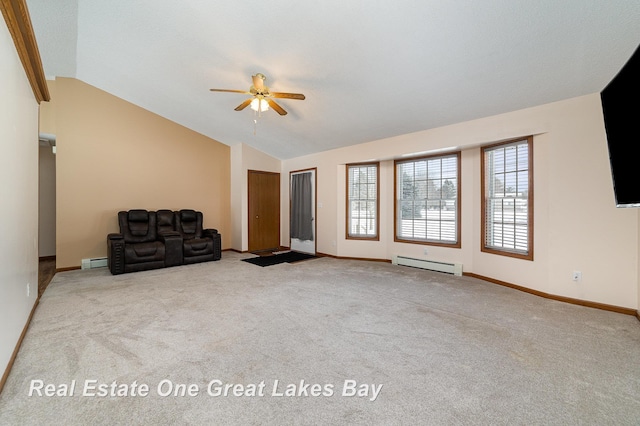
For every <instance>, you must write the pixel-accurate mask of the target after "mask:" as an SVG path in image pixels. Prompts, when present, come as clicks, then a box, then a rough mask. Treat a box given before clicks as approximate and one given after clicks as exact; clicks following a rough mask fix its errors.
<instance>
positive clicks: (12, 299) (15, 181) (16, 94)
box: [0, 21, 38, 374]
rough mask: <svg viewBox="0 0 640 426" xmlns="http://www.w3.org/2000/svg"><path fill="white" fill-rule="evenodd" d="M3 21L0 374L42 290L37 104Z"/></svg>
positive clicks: (0, 54)
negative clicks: (40, 280) (40, 287)
mask: <svg viewBox="0 0 640 426" xmlns="http://www.w3.org/2000/svg"><path fill="white" fill-rule="evenodd" d="M2 22H3V23H2V24H0V64H1V65H0V150H1V152H2V155H0V181H2V189H1V190H0V203H2V208H1V209H0V235H2V237H1V238H0V374H4V372H5V371H6V368H7V366H8V364H9V360H10V359H11V354H12V353H13V350H14V348H15V347H16V344H17V343H18V339H19V338H20V334H21V333H22V330H23V328H24V327H25V325H26V323H27V320H28V318H29V314H30V312H31V310H32V308H33V306H34V304H35V302H36V296H37V294H38V103H37V102H36V99H35V97H34V95H33V91H32V90H31V86H30V85H29V82H28V80H27V77H26V74H25V71H24V69H23V67H22V63H21V62H20V59H19V58H18V54H17V53H16V50H15V47H14V44H13V40H12V38H11V35H10V34H9V30H8V29H7V27H6V26H5V24H4V21H2ZM27 287H28V288H29V291H27Z"/></svg>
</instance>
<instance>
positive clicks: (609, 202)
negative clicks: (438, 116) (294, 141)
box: [281, 94, 640, 309]
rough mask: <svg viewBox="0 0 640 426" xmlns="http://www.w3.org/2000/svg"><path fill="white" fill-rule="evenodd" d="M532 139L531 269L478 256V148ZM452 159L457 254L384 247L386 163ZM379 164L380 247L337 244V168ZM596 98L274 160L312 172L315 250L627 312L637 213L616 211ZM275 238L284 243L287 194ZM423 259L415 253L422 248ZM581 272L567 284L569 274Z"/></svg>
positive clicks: (635, 272) (635, 301)
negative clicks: (449, 269) (433, 266)
mask: <svg viewBox="0 0 640 426" xmlns="http://www.w3.org/2000/svg"><path fill="white" fill-rule="evenodd" d="M527 135H534V148H533V149H534V191H535V202H534V215H535V218H534V250H535V259H534V261H525V260H519V259H513V258H509V257H504V256H496V255H491V254H487V253H483V252H481V251H480V241H481V239H480V205H481V200H480V148H479V147H480V146H481V145H483V144H488V143H492V142H497V141H501V140H507V139H511V138H515V137H520V136H527ZM446 148H455V149H459V150H461V151H462V160H461V161H462V165H461V169H462V182H461V190H462V218H461V220H462V248H460V249H450V248H443V247H435V246H424V245H416V244H405V243H395V242H394V241H393V232H394V224H393V161H392V160H393V159H394V158H398V157H400V156H401V155H407V154H412V153H423V152H425V151H435V150H440V149H446ZM370 160H380V161H382V163H381V176H380V179H381V195H380V198H381V200H380V201H381V212H380V217H381V229H380V235H381V238H380V241H377V242H366V241H354V240H346V239H345V237H344V234H345V218H344V216H345V215H344V211H345V168H344V164H346V163H351V162H359V161H370ZM608 161H609V160H608V153H607V148H606V136H605V131H604V123H603V119H602V109H601V105H600V98H599V95H598V94H593V95H589V96H583V97H579V98H574V99H569V100H566V101H562V102H556V103H552V104H548V105H542V106H539V107H535V108H529V109H525V110H521V111H514V112H511V113H508V114H502V115H498V116H493V117H487V118H484V119H480V120H474V121H470V122H465V123H459V124H455V125H452V126H446V127H442V128H438V129H432V130H428V131H423V132H417V133H413V134H406V135H402V136H398V137H394V138H388V139H383V140H379V141H373V142H369V143H366V144H361V145H357V146H351V147H347V148H341V149H336V150H332V151H327V152H322V153H319V154H316V155H310V156H305V157H300V158H295V159H291V160H286V161H283V166H282V174H283V176H288V173H289V171H291V170H298V169H305V168H309V167H317V168H318V203H319V204H322V208H318V214H317V226H318V241H317V243H318V251H319V252H321V253H327V254H331V255H336V256H345V257H350V256H353V257H363V258H379V259H390V258H391V256H392V255H393V254H402V255H408V256H414V257H419V258H429V259H433V260H443V261H453V262H462V263H463V265H464V270H465V272H472V273H476V274H480V275H484V276H487V277H491V278H495V279H499V280H503V281H507V282H510V283H514V284H518V285H521V286H525V287H528V288H531V289H535V290H539V291H543V292H547V293H550V294H555V295H561V296H567V297H573V298H577V299H582V300H588V301H593V302H599V303H606V304H611V305H615V306H621V307H626V308H634V309H637V307H638V305H639V304H640V300H639V297H640V296H639V294H638V293H639V282H638V276H639V267H638V259H639V251H640V247H639V242H638V240H639V229H638V228H639V217H638V216H639V215H638V210H636V209H616V208H615V204H614V197H613V187H612V182H611V175H610V170H609V163H608ZM282 195H283V203H282V207H283V208H282V212H283V215H282V223H281V226H282V238H283V242H284V241H286V240H288V238H286V235H288V232H289V231H288V228H289V225H288V223H289V218H288V208H285V202H284V200H288V196H289V195H288V186H283V194H282ZM425 248H426V249H427V254H426V255H425V254H424V249H425ZM574 270H580V271H581V272H582V276H583V278H582V281H581V282H578V283H576V282H573V281H572V280H571V273H572V272H573V271H574Z"/></svg>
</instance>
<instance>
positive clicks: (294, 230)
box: [290, 173, 313, 241]
mask: <svg viewBox="0 0 640 426" xmlns="http://www.w3.org/2000/svg"><path fill="white" fill-rule="evenodd" d="M311 201H312V191H311V173H299V174H297V175H293V176H291V221H290V222H291V223H290V225H291V226H290V228H291V231H290V234H291V238H297V239H299V240H301V241H313V212H312V211H311Z"/></svg>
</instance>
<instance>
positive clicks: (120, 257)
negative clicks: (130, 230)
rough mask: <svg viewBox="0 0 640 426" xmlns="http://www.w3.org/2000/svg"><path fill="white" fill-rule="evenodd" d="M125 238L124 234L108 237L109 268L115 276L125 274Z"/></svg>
mask: <svg viewBox="0 0 640 426" xmlns="http://www.w3.org/2000/svg"><path fill="white" fill-rule="evenodd" d="M124 264H125V258H124V236H123V235H122V234H116V233H113V234H108V235H107V266H108V267H109V271H111V273H112V274H113V275H117V274H123V273H124Z"/></svg>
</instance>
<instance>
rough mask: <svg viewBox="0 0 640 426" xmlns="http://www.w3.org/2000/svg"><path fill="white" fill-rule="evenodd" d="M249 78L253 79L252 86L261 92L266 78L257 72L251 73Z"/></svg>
mask: <svg viewBox="0 0 640 426" xmlns="http://www.w3.org/2000/svg"><path fill="white" fill-rule="evenodd" d="M251 78H252V79H253V87H255V88H256V90H257V91H258V92H262V91H263V90H264V80H265V79H266V77H265V76H264V74H260V73H257V74H256V75H252V76H251Z"/></svg>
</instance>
